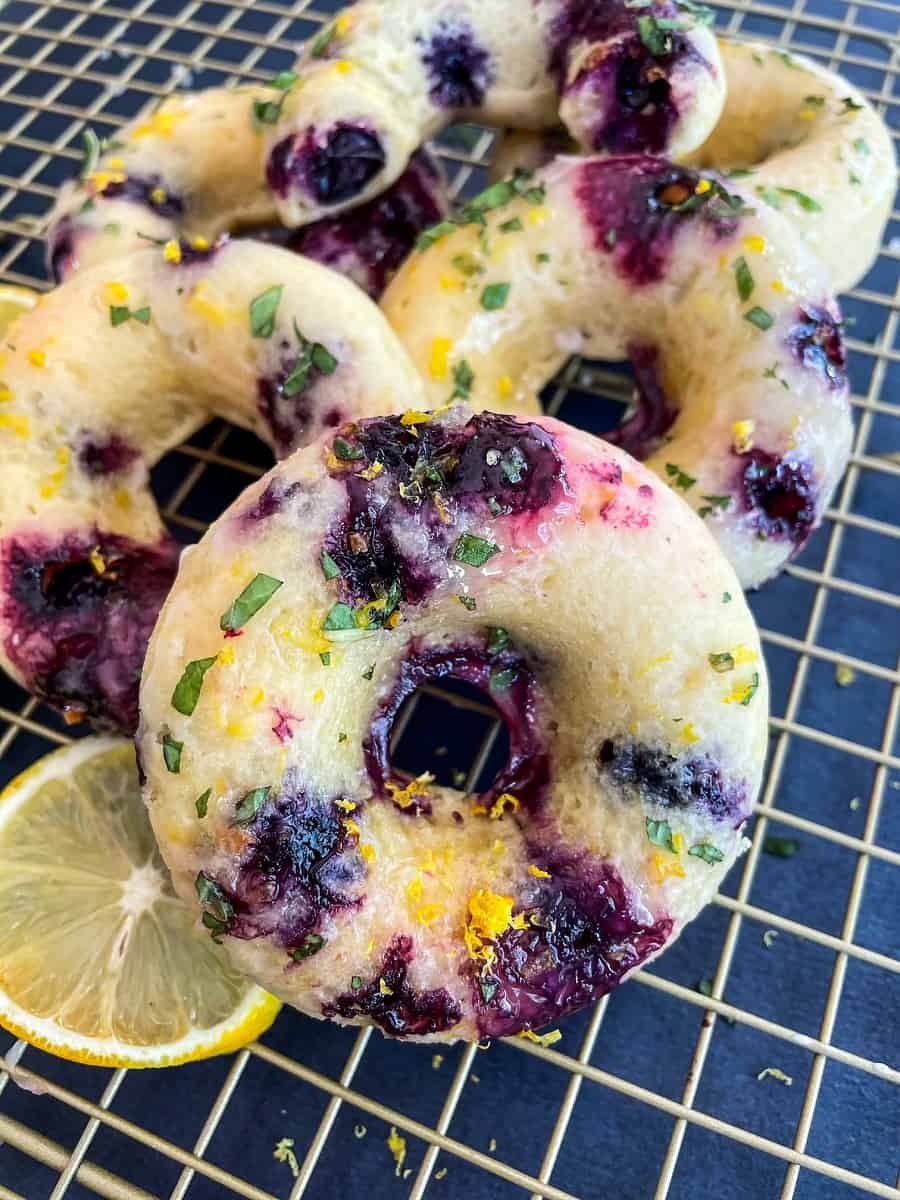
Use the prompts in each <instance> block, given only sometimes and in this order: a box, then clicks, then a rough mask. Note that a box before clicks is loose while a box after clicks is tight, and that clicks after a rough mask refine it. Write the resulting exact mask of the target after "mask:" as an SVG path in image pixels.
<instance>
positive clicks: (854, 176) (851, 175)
mask: <svg viewBox="0 0 900 1200" xmlns="http://www.w3.org/2000/svg"><path fill="white" fill-rule="evenodd" d="M847 178H848V179H849V180H850V182H851V183H852V184H856V185H857V186H858V185H859V184H861V183H862V180H861V179H860V177H859V176H858V175H857V174H856V172H855V171H848V172H847Z"/></svg>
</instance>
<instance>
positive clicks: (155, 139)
mask: <svg viewBox="0 0 900 1200" xmlns="http://www.w3.org/2000/svg"><path fill="white" fill-rule="evenodd" d="M280 78H284V77H280ZM289 78H294V77H293V75H290V76H289ZM273 94H274V95H276V96H277V95H279V94H280V93H279V91H278V90H277V89H275V91H274V93H273V91H272V89H260V88H256V89H245V88H239V89H237V90H234V91H232V90H229V89H226V88H211V89H209V90H208V91H204V92H197V93H186V94H184V95H179V96H174V97H171V98H169V99H167V100H166V101H164V102H163V104H162V105H160V106H159V107H158V108H157V109H156V110H155V112H153V113H146V114H144V115H143V116H140V117H137V118H136V119H135V120H134V121H133V122H131V124H130V125H128V126H126V127H125V128H124V129H123V130H122V131H121V132H120V133H119V135H118V136H117V138H116V139H115V140H114V141H112V142H109V143H107V144H106V146H105V148H101V146H100V144H99V142H98V141H97V139H96V136H95V135H94V134H93V133H89V134H88V135H86V136H87V141H86V147H85V158H84V162H83V164H82V169H81V175H80V178H79V179H78V180H70V181H69V183H67V184H66V185H65V186H64V187H63V189H62V190H61V192H60V195H59V198H58V200H57V203H56V205H55V206H54V210H53V212H52V213H51V215H50V219H49V226H48V234H47V266H48V270H49V272H50V274H51V276H52V278H53V279H55V280H56V282H57V283H59V282H61V281H62V280H63V279H66V278H67V277H68V276H69V275H71V274H72V272H73V271H75V270H77V269H78V268H79V267H85V266H91V265H92V264H94V263H99V262H106V261H107V260H109V259H113V258H120V257H121V256H122V255H123V254H126V253H128V252H130V251H131V250H136V249H140V248H144V247H145V246H146V245H147V242H148V241H151V242H158V243H159V244H161V245H166V246H168V253H169V254H171V255H172V256H177V254H178V253H179V252H180V251H179V249H178V243H179V241H186V242H188V243H189V244H190V245H191V246H192V247H194V248H198V249H203V247H205V246H209V245H211V244H212V243H213V242H215V241H216V240H218V239H219V238H220V237H221V236H222V235H223V234H226V233H239V232H242V231H246V230H252V231H254V232H255V233H258V231H259V230H260V229H261V228H266V227H273V226H277V225H278V223H279V218H278V213H277V210H276V208H275V205H274V203H273V198H272V194H271V193H270V191H269V190H268V187H267V186H266V179H265V161H264V158H263V139H262V133H261V130H262V128H263V125H262V124H261V123H260V122H259V121H256V122H254V121H253V120H251V117H250V114H251V113H253V112H257V111H262V112H263V113H265V112H266V111H267V110H268V107H271V106H272V105H273V104H274V103H275V102H274V101H273V100H272V96H273ZM446 210H447V202H446V193H445V186H444V177H443V173H442V172H441V170H440V167H439V166H438V165H437V163H436V161H435V160H434V159H433V158H432V157H431V155H429V154H428V152H427V151H426V150H420V151H418V152H417V153H416V154H415V155H413V157H412V159H411V161H410V162H409V164H408V166H407V167H406V170H405V172H404V173H403V174H402V175H401V176H400V178H399V179H398V180H397V181H396V182H395V183H394V184H393V185H392V186H391V187H390V188H389V189H388V190H387V191H386V192H384V193H383V194H382V195H380V196H377V197H376V198H375V199H373V200H370V201H369V202H368V203H367V204H363V205H360V206H359V207H358V208H356V209H354V210H352V211H350V212H347V213H344V214H342V215H341V216H337V217H331V218H329V219H323V220H321V221H318V222H315V223H314V224H312V225H307V226H306V227H305V228H304V229H301V230H299V231H297V232H296V233H295V234H294V235H293V237H292V238H290V239H289V240H288V242H287V244H288V245H289V247H290V248H291V249H293V250H296V251H297V252H299V253H301V254H303V255H305V256H306V257H307V258H314V259H316V260H317V261H319V262H322V263H323V264H324V265H325V266H329V267H332V268H334V269H335V270H339V271H340V272H341V273H342V274H345V275H348V276H349V277H350V278H351V279H353V281H354V282H355V283H357V284H359V286H360V287H362V288H363V290H364V291H366V292H368V293H369V295H371V296H377V295H380V293H381V292H382V291H383V290H384V286H385V284H386V282H387V279H388V277H389V276H390V274H392V273H393V271H395V270H396V269H397V267H398V266H399V265H400V263H401V262H402V261H403V259H404V258H405V257H406V256H407V254H408V253H409V252H410V250H411V249H412V248H413V245H414V244H415V240H416V237H417V236H418V234H419V233H421V232H422V230H423V229H425V228H427V227H428V226H429V225H433V224H434V223H435V222H437V221H439V220H440V219H441V217H443V216H444V214H445V213H446Z"/></svg>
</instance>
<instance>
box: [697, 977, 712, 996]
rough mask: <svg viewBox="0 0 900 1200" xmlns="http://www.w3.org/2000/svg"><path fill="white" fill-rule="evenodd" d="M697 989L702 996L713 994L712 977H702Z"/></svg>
mask: <svg viewBox="0 0 900 1200" xmlns="http://www.w3.org/2000/svg"><path fill="white" fill-rule="evenodd" d="M697 991H698V992H699V993H700V995H701V996H711V995H712V994H713V981H712V980H711V979H701V980H700V982H699V983H698V984H697Z"/></svg>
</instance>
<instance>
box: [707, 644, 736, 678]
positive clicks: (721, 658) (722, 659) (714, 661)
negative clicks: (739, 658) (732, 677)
mask: <svg viewBox="0 0 900 1200" xmlns="http://www.w3.org/2000/svg"><path fill="white" fill-rule="evenodd" d="M709 665H710V666H711V667H712V669H713V670H714V671H717V672H718V674H719V675H723V674H724V673H725V672H726V671H733V670H734V655H733V654H731V653H729V651H727V650H724V651H723V652H722V653H721V654H710V655H709Z"/></svg>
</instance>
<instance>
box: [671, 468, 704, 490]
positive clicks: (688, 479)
mask: <svg viewBox="0 0 900 1200" xmlns="http://www.w3.org/2000/svg"><path fill="white" fill-rule="evenodd" d="M666 474H667V475H668V476H669V478H670V479H671V480H672V486H673V487H676V488H679V489H680V490H681V491H682V492H686V491H688V490H689V489H690V488H692V487H693V486H694V484H695V483H696V482H697V480H696V479H695V478H694V477H693V475H688V473H687V471H682V469H681V467H679V466H678V465H677V463H666Z"/></svg>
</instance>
